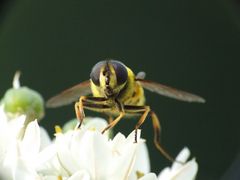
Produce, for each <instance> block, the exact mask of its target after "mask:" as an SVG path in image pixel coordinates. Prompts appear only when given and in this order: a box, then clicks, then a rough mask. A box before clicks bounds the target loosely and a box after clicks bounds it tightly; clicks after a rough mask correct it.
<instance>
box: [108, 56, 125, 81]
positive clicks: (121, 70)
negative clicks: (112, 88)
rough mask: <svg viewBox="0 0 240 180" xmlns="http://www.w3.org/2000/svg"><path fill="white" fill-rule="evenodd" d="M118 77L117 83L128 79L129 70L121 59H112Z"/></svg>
mask: <svg viewBox="0 0 240 180" xmlns="http://www.w3.org/2000/svg"><path fill="white" fill-rule="evenodd" d="M111 64H112V66H113V68H114V70H115V73H116V77H117V84H118V85H121V84H123V83H125V82H126V81H127V78H128V72H127V68H126V66H125V65H124V64H122V63H121V62H119V61H111Z"/></svg>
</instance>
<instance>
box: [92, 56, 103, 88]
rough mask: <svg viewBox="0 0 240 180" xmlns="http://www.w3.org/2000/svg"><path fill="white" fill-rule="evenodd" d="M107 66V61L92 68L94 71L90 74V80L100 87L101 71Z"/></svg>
mask: <svg viewBox="0 0 240 180" xmlns="http://www.w3.org/2000/svg"><path fill="white" fill-rule="evenodd" d="M105 64H106V61H100V62H98V63H97V64H95V65H94V66H93V68H92V71H91V73H90V78H91V80H92V82H93V83H94V84H95V85H97V86H99V85H100V81H99V78H100V71H101V68H102V67H103V65H105Z"/></svg>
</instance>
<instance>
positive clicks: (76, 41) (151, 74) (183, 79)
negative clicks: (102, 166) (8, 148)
mask: <svg viewBox="0 0 240 180" xmlns="http://www.w3.org/2000/svg"><path fill="white" fill-rule="evenodd" d="M239 10H240V3H239V1H237V0H235V1H234V0H232V1H230V0H229V1H227V0H220V1H219V0H212V1H208V0H202V1H191V0H182V1H179V0H171V1H139V0H138V1H137V0H133V1H110V0H102V1H79V0H68V1H64V0H51V1H49V0H35V1H31V0H21V1H20V0H19V1H14V0H9V1H4V2H2V3H1V4H0V82H1V86H0V87H1V88H0V93H1V94H2V95H3V94H4V92H5V91H6V89H8V88H10V87H11V82H12V77H13V75H14V73H15V71H16V70H21V71H22V77H21V83H22V84H23V85H27V86H28V87H31V88H33V89H35V90H37V91H39V92H40V93H41V94H42V95H43V97H44V98H45V99H48V98H49V97H51V96H53V95H55V94H56V93H59V92H60V91H62V90H64V89H66V88H68V87H70V86H72V85H75V84H77V83H79V82H81V81H84V80H86V79H88V78H89V73H90V71H91V68H92V66H93V65H94V64H95V63H97V62H98V61H99V60H103V59H105V58H113V59H117V60H120V61H122V62H123V63H125V64H126V65H127V66H128V67H130V68H131V69H132V70H133V71H134V72H135V73H137V72H138V71H145V72H146V73H147V77H146V79H150V80H154V81H157V82H160V83H163V84H166V85H170V86H173V87H176V88H179V89H183V90H187V91H189V92H193V93H196V94H199V95H201V96H203V97H204V98H205V99H206V100H207V103H205V104H191V103H184V102H179V101H176V100H173V99H168V98H165V97H161V96H158V95H156V94H152V93H149V92H146V96H147V103H148V104H149V105H150V106H151V107H152V109H153V110H155V112H156V113H157V114H158V115H159V117H160V119H161V124H162V136H161V140H162V143H163V145H164V147H165V148H166V149H168V151H169V153H170V154H172V155H174V156H175V155H177V153H178V152H179V151H180V150H181V149H182V148H183V147H184V146H187V147H189V148H190V150H191V153H192V156H193V157H196V160H197V162H198V163H199V173H198V177H197V179H200V180H201V179H203V180H208V179H209V180H211V179H220V178H223V179H234V178H230V176H231V173H226V172H229V168H230V166H231V164H232V162H233V161H234V159H235V158H236V157H237V154H238V152H239V150H240V149H239V145H240V129H239V127H240V121H239V120H240V119H239V110H240V109H239V108H240V98H239V97H240V95H239V92H240V83H239V77H240V73H239V67H240V66H239V65H240V63H239V60H240V19H239V18H240V11H239ZM86 114H87V115H89V116H96V115H97V116H99V114H96V113H93V112H90V111H87V112H86ZM74 117H75V113H74V108H73V106H72V105H69V106H66V107H61V108H57V109H47V110H46V116H45V118H44V119H43V120H42V122H41V125H42V126H44V127H46V128H47V130H48V132H49V133H50V134H53V132H54V128H53V127H54V125H55V124H60V125H62V124H64V123H65V122H66V121H67V120H69V119H71V118H74ZM136 122H137V119H132V120H125V121H121V122H120V123H119V124H118V125H117V127H116V128H115V129H114V130H115V132H118V131H121V132H123V133H124V134H125V135H127V134H129V133H130V132H131V131H132V130H133V128H134V125H135V123H136ZM142 129H143V131H142V137H144V138H146V139H147V144H148V147H149V152H150V158H151V163H152V164H151V165H152V171H153V172H155V173H158V172H159V170H160V169H162V168H163V167H164V166H166V165H170V163H169V162H168V161H167V160H166V159H165V158H164V157H163V156H162V155H161V154H159V153H158V151H157V150H156V149H155V147H154V144H153V143H152V139H153V131H152V124H151V121H150V119H148V120H147V121H146V122H145V124H144V125H143V126H142ZM237 168H238V169H239V166H237ZM233 172H234V171H233Z"/></svg>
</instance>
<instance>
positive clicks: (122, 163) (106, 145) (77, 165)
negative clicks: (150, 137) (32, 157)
mask: <svg viewBox="0 0 240 180" xmlns="http://www.w3.org/2000/svg"><path fill="white" fill-rule="evenodd" d="M94 125H96V122H95V123H94ZM102 125H104V126H102V127H99V126H97V129H101V130H102V129H103V128H104V127H105V124H104V123H102ZM134 139H135V133H134V131H133V132H132V133H131V134H130V135H129V136H128V137H127V138H125V137H124V135H122V134H121V133H118V134H117V135H116V136H115V137H114V138H113V139H112V140H111V139H109V138H108V136H106V135H103V134H101V132H100V131H97V130H94V129H93V128H92V127H89V125H86V126H85V127H84V128H82V129H81V130H70V131H68V132H66V133H65V134H62V133H57V134H56V141H55V144H53V145H52V146H51V147H48V148H47V149H45V151H43V152H42V153H41V154H42V156H41V157H42V158H41V163H40V164H39V167H38V172H39V173H40V174H42V175H43V176H44V175H45V178H46V175H48V176H49V177H50V176H55V177H59V176H61V178H63V179H65V178H71V179H75V177H77V178H76V179H96V180H97V179H100V180H101V179H114V180H123V179H129V177H130V175H131V173H132V172H134V171H133V169H134V166H135V160H136V157H137V151H138V150H140V149H139V148H140V146H141V145H142V144H143V143H144V141H143V140H142V139H140V130H139V131H138V137H137V139H138V142H137V143H134ZM144 151H146V149H145V150H144ZM143 159H146V158H143ZM140 161H141V160H140ZM142 163H144V162H142ZM145 163H149V162H148V161H146V162H145ZM137 167H139V170H140V171H142V172H146V171H149V164H147V165H146V166H145V169H144V168H142V169H141V168H140V166H139V165H138V166H135V169H136V168H137ZM80 177H81V178H80Z"/></svg>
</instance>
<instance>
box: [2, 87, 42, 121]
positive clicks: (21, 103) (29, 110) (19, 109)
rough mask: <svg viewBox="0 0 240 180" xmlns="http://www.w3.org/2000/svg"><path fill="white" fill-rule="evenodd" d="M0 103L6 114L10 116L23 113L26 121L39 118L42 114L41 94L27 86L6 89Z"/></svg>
mask: <svg viewBox="0 0 240 180" xmlns="http://www.w3.org/2000/svg"><path fill="white" fill-rule="evenodd" d="M1 103H2V104H3V105H4V111H5V112H6V113H7V114H9V115H10V116H17V115H21V114H25V115H26V116H27V121H28V122H30V121H33V120H35V119H37V120H40V119H41V118H42V117H43V116H44V100H43V98H42V96H41V95H40V94H39V93H38V92H37V91H34V90H32V89H30V88H28V87H19V88H11V89H9V90H7V92H6V93H5V95H4V97H3V99H2V102H1Z"/></svg>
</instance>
